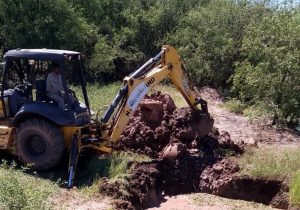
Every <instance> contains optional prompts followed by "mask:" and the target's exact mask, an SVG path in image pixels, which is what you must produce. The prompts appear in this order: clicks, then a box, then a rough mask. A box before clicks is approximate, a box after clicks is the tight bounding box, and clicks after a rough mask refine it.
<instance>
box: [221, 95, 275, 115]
mask: <svg viewBox="0 0 300 210" xmlns="http://www.w3.org/2000/svg"><path fill="white" fill-rule="evenodd" d="M222 107H224V108H225V109H227V110H228V111H230V112H233V113H236V114H243V115H244V116H246V117H248V118H249V120H254V119H267V118H271V117H272V116H273V114H274V113H273V112H272V110H271V109H270V107H268V105H267V104H264V103H262V102H257V103H256V104H254V105H247V104H245V103H242V102H241V101H240V100H238V99H230V100H228V101H226V102H225V103H224V104H223V105H222Z"/></svg>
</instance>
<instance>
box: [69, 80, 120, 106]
mask: <svg viewBox="0 0 300 210" xmlns="http://www.w3.org/2000/svg"><path fill="white" fill-rule="evenodd" d="M121 87H122V83H121V82H115V83H111V84H107V85H102V84H88V85H87V93H88V97H89V102H90V106H91V109H92V110H94V111H98V110H99V109H100V108H101V107H103V106H107V105H110V103H111V102H112V100H113V99H114V98H115V96H116V95H117V93H118V91H119V89H120V88H121ZM71 89H72V90H74V91H75V92H76V95H77V97H78V99H79V100H80V101H84V100H83V95H82V91H81V87H80V86H72V87H71ZM103 111H105V109H104V110H103Z"/></svg>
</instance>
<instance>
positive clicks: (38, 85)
mask: <svg viewBox="0 0 300 210" xmlns="http://www.w3.org/2000/svg"><path fill="white" fill-rule="evenodd" d="M35 89H36V101H41V102H48V103H55V102H54V101H53V100H52V99H50V98H49V97H48V96H47V94H46V80H36V81H35Z"/></svg>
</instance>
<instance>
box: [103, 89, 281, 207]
mask: <svg viewBox="0 0 300 210" xmlns="http://www.w3.org/2000/svg"><path fill="white" fill-rule="evenodd" d="M212 125H213V120H212V119H211V118H210V117H209V116H207V115H203V114H201V113H194V112H191V110H190V108H176V106H175V104H174V102H173V100H172V98H171V97H170V96H169V95H167V94H161V93H160V92H157V93H154V94H152V95H151V96H147V97H146V98H145V99H144V100H143V101H142V102H141V104H140V106H139V108H138V110H137V111H136V113H135V114H134V116H133V117H132V119H131V120H130V122H129V124H128V125H127V126H126V128H125V131H124V133H123V135H122V137H121V140H120V141H119V142H118V143H117V144H116V145H114V147H115V149H117V150H121V151H128V150H129V151H134V152H138V153H142V154H147V155H149V156H151V157H152V158H153V159H154V160H153V161H152V162H150V163H131V165H130V166H128V168H130V171H131V173H130V175H129V176H128V177H126V181H125V182H124V181H123V182H118V181H116V182H112V183H110V182H109V181H108V180H106V179H103V183H102V184H101V185H100V191H101V193H106V194H108V195H110V196H113V197H114V198H117V199H119V200H117V202H116V203H115V205H116V208H117V209H144V208H146V207H149V206H153V205H155V204H157V203H159V198H160V197H161V195H162V193H163V194H179V193H190V192H208V193H212V194H216V195H220V196H223V197H232V198H240V199H245V200H251V201H258V202H261V203H266V204H270V203H271V200H272V198H273V197H274V196H275V195H276V194H278V193H279V191H280V189H281V184H282V183H275V184H274V183H271V184H270V185H268V183H267V184H266V185H264V183H265V182H263V181H262V183H263V184H260V183H258V184H257V185H255V184H256V182H249V187H251V190H252V191H254V192H253V193H250V194H251V195H250V197H247V196H246V195H247V189H246V188H245V189H244V191H243V190H239V189H240V188H242V185H243V183H246V184H245V186H248V183H247V180H244V181H239V180H237V178H236V176H235V175H236V174H237V172H238V171H239V167H238V166H236V165H235V164H233V163H232V162H228V160H227V159H224V157H226V156H228V155H238V154H242V153H243V152H244V149H243V147H241V146H239V145H237V144H235V143H234V142H233V141H232V140H231V139H230V135H229V133H227V132H225V131H222V132H219V131H218V129H216V128H213V129H212ZM209 130H211V132H210V133H209V135H205V136H204V134H205V133H208V131H209ZM237 184H240V186H239V188H235V187H236V185H237ZM251 184H252V185H255V186H257V187H255V186H254V187H253V186H251ZM264 186H265V187H268V188H270V186H272V187H273V188H275V189H273V188H272V189H271V190H270V192H269V193H268V192H266V194H267V195H265V193H264V192H261V190H260V189H262V188H263V187H264ZM234 189H235V190H234ZM230 193H231V194H230ZM239 193H240V194H241V196H240V197H239ZM257 198H259V199H260V198H261V199H260V200H259V199H258V200H257Z"/></svg>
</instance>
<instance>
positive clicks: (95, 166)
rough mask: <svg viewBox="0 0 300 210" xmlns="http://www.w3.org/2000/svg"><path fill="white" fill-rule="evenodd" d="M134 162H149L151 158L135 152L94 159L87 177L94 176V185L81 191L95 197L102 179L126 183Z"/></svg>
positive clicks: (87, 170)
mask: <svg viewBox="0 0 300 210" xmlns="http://www.w3.org/2000/svg"><path fill="white" fill-rule="evenodd" d="M133 161H134V162H149V161H151V158H149V157H148V156H146V155H140V154H136V153H133V152H113V153H112V154H110V155H106V156H104V157H102V158H94V159H93V160H92V161H90V162H89V164H88V166H87V169H86V175H85V176H93V180H92V182H93V183H92V184H91V185H90V186H82V187H80V189H79V191H80V192H82V193H83V194H86V195H93V194H94V193H96V192H98V187H99V184H101V178H102V177H107V178H108V179H109V180H110V181H111V182H113V181H117V180H118V181H119V182H120V181H121V182H122V181H125V177H126V176H127V175H128V174H129V172H130V168H128V164H129V163H130V162H133ZM85 176H84V177H85ZM84 177H83V179H85V178H84Z"/></svg>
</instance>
